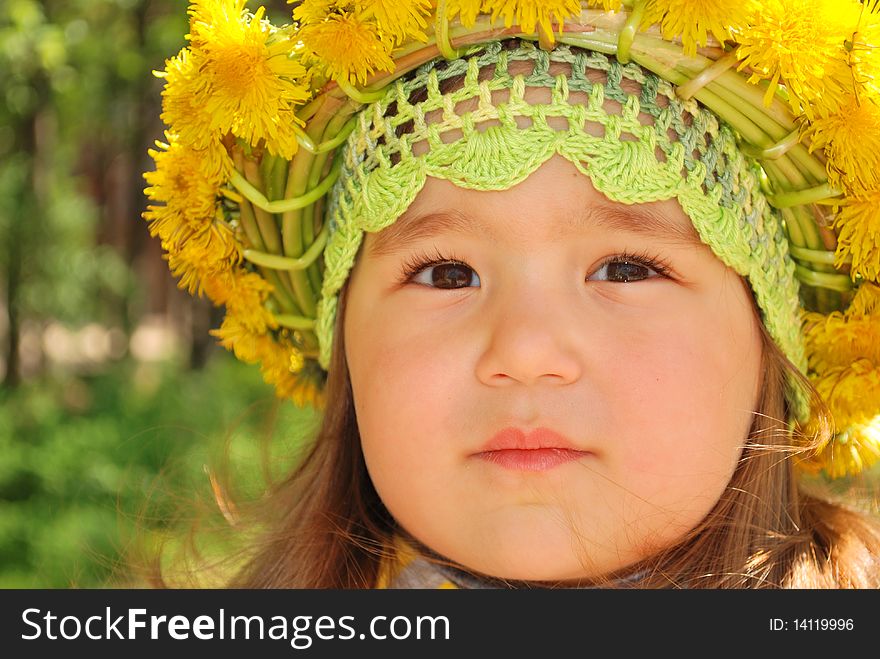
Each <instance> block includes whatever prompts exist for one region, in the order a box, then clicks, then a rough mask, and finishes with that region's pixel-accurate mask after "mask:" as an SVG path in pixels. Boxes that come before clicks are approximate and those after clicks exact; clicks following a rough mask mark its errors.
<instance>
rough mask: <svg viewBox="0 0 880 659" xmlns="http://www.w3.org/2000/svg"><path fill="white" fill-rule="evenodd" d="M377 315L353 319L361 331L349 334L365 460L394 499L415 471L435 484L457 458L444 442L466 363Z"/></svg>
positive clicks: (382, 488)
mask: <svg viewBox="0 0 880 659" xmlns="http://www.w3.org/2000/svg"><path fill="white" fill-rule="evenodd" d="M370 317H371V318H372V322H366V320H365V322H364V323H361V322H360V320H359V319H358V317H357V315H356V314H352V316H351V317H350V318H351V321H352V326H353V327H357V328H358V329H357V331H356V332H353V333H351V338H350V339H349V336H350V335H349V334H347V335H346V353H347V358H348V362H349V374H350V378H351V385H352V392H353V395H354V402H355V411H356V414H357V421H358V429H359V431H360V435H361V443H362V448H363V452H364V458H365V460H366V462H367V466H368V469H369V471H370V475H371V477H372V478H373V481H374V483H375V484H376V487H377V489H379V490H380V494H382V493H383V491H384V493H385V495H386V496H388V497H392V496H393V494H392V492H390V491H389V488H392V489H393V485H394V483H400V482H401V481H402V480H411V479H412V478H413V477H414V475H415V474H418V475H419V477H418V480H419V481H420V482H422V483H430V482H431V480H432V479H435V478H437V474H438V473H439V471H438V469H437V467H438V466H439V465H438V464H437V463H438V461H443V460H444V459H450V460H451V459H452V458H453V455H454V453H453V452H452V451H450V450H449V449H450V447H449V446H448V445H446V446H445V447H444V441H447V442H448V438H449V437H450V436H451V432H450V429H451V428H453V427H454V425H455V422H456V413H455V412H456V410H457V409H459V408H460V406H459V405H457V404H456V403H455V402H454V401H455V400H456V397H457V396H458V395H459V391H460V388H461V387H460V383H461V381H462V378H461V375H460V374H459V373H458V371H456V368H458V369H459V370H460V369H461V363H460V360H452V359H450V358H449V352H450V351H443V350H442V349H441V348H442V346H438V345H435V344H434V343H432V342H431V341H428V340H420V339H419V337H418V335H417V334H413V333H411V332H409V331H408V329H409V328H407V327H405V326H404V324H403V323H401V322H399V321H398V322H395V324H394V325H393V326H391V327H389V326H386V325H384V324H382V323H376V322H375V316H370ZM451 352H453V353H454V351H451ZM456 383H459V386H456ZM444 438H445V439H444ZM444 448H445V450H444ZM426 456H431V459H430V460H428V459H426ZM401 474H407V479H402V478H401ZM383 498H385V497H383ZM386 503H388V502H386Z"/></svg>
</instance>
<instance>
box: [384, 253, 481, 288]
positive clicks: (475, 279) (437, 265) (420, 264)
mask: <svg viewBox="0 0 880 659" xmlns="http://www.w3.org/2000/svg"><path fill="white" fill-rule="evenodd" d="M401 281H403V282H412V283H415V284H421V285H422V286H429V287H431V288H441V289H447V290H449V289H456V288H466V287H468V286H479V285H480V277H479V275H477V273H476V272H475V271H474V269H473V268H471V267H470V266H468V265H466V264H464V263H462V262H461V261H457V260H453V259H449V260H445V259H442V258H437V259H431V260H429V259H423V258H421V257H419V258H417V259H416V260H414V261H412V262H409V263H407V264H406V265H405V267H404V271H403V273H402V276H401Z"/></svg>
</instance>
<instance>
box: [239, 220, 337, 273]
mask: <svg viewBox="0 0 880 659" xmlns="http://www.w3.org/2000/svg"><path fill="white" fill-rule="evenodd" d="M328 233H329V231H328V229H327V227H324V228H323V229H322V230H321V233H319V234H318V237H317V238H316V239H315V241H314V242H313V243H312V244H311V245H310V246H309V248H308V250H306V253H305V254H303V255H302V256H301V257H299V258H298V259H293V258H290V257H289V256H280V255H278V254H269V253H266V252H258V251H256V250H253V249H246V250H244V251H243V252H242V255H243V256H244V258H246V259H247V260H248V261H250V262H251V263H256V264H257V265H262V266H265V267H267V268H273V269H274V270H305V269H306V268H307V267H309V266H310V265H311V264H312V263H313V262H314V261H315V259H317V258H318V257H319V256H320V255H321V250H323V249H324V246H325V245H326V244H327V234H328Z"/></svg>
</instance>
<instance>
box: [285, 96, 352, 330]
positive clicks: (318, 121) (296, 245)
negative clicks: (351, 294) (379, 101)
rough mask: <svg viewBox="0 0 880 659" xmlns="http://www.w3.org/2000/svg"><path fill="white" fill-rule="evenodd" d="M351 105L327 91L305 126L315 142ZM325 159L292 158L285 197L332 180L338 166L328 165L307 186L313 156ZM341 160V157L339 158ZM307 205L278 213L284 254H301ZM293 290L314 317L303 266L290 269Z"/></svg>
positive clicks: (312, 294) (304, 155)
mask: <svg viewBox="0 0 880 659" xmlns="http://www.w3.org/2000/svg"><path fill="white" fill-rule="evenodd" d="M354 109H355V108H354V106H353V105H352V104H351V102H350V101H348V100H347V99H345V98H344V97H343V98H340V97H339V96H335V95H332V94H326V95H324V97H323V102H322V103H321V105H319V106H317V107H316V109H315V112H314V114H313V117H312V120H311V121H310V122H309V124H308V125H307V126H306V133H307V134H308V136H309V138H310V139H312V140H313V141H314V142H315V143H320V142H321V138H322V136H323V135H324V129H325V127H326V126H327V124H328V122H329V121H331V120H332V119H333V117H335V116H339V115H340V114H343V115H345V117H346V119H347V118H348V117H350V116H351V114H353V112H354ZM318 157H320V158H322V160H323V159H326V155H323V156H317V155H315V154H311V153H302V154H300V157H298V158H295V159H294V160H293V161H292V162H291V163H290V169H289V175H288V179H287V188H286V190H285V196H286V197H288V198H303V197H304V196H306V195H307V194H308V193H307V192H306V191H307V190H310V189H311V190H318V189H321V187H324V183H326V182H327V181H329V182H330V184H332V182H333V181H335V180H336V176H338V174H339V169H340V168H339V167H335V168H333V169H331V173H330V174H328V175H327V176H326V177H325V178H324V181H323V182H322V183H321V184H317V185H316V186H314V187H310V186H309V175H310V172H311V171H312V168H313V166H314V164H315V160H316V158H318ZM339 163H340V164H341V161H339ZM330 184H327V185H326V186H325V189H324V190H323V192H322V193H321V195H319V196H318V197H315V199H313V201H314V202H317V201H318V199H319V198H320V197H322V196H323V194H324V193H325V192H326V190H327V189H329V188H330ZM304 207H307V206H306V205H303V206H297V207H293V208H289V209H285V210H284V212H283V213H282V216H281V236H282V243H283V246H284V250H283V254H284V255H285V256H287V257H291V258H298V257H301V256H302V255H303V252H304V249H305V245H304V243H303V235H304V232H303V215H304V214H303V210H302V209H303V208H304ZM291 279H292V282H293V287H294V291H295V293H296V297H297V300H299V301H300V304H301V305H302V308H303V310H304V311H305V314H306V315H307V316H311V317H314V316H315V314H316V311H317V303H316V298H317V290H316V289H315V288H314V287H313V282H312V280H311V278H310V277H309V274H308V273H307V272H305V271H302V270H297V271H294V272H291Z"/></svg>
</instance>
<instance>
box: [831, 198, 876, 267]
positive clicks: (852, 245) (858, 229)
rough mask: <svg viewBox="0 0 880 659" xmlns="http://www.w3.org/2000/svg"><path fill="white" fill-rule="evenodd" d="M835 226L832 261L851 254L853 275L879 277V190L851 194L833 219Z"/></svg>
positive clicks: (841, 262) (841, 260)
mask: <svg viewBox="0 0 880 659" xmlns="http://www.w3.org/2000/svg"><path fill="white" fill-rule="evenodd" d="M833 226H834V229H835V230H838V231H839V233H838V237H837V251H836V253H835V265H836V266H837V267H838V268H841V267H843V265H844V263H845V261H846V260H847V259H848V258H850V257H851V258H852V269H851V273H852V276H853V278H855V277H856V275H861V276H862V277H864V278H865V279H867V280H868V281H878V280H880V190H877V189H875V190H872V191H869V192H867V193H865V194H862V195H858V196H855V197H851V198H849V199H848V200H847V203H846V204H845V205H844V206H842V207H841V209H840V213H838V215H837V217H835V219H834V225H833Z"/></svg>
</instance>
